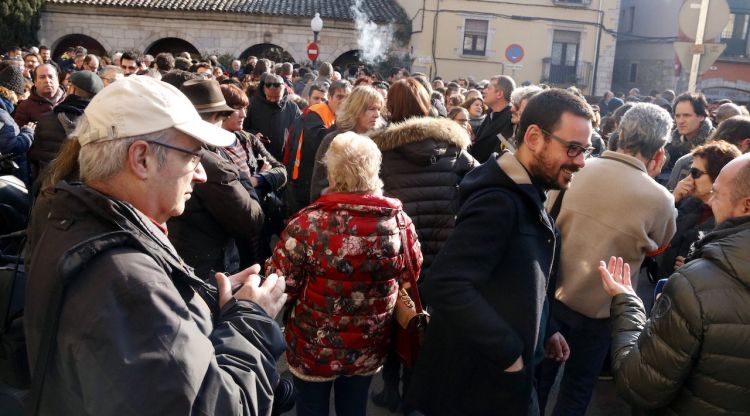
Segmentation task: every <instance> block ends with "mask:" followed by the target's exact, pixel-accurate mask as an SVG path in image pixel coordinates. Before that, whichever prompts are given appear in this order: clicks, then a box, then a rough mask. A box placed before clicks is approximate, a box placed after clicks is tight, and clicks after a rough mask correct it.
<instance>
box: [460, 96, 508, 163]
mask: <svg viewBox="0 0 750 416" xmlns="http://www.w3.org/2000/svg"><path fill="white" fill-rule="evenodd" d="M510 116H511V113H510V106H507V107H505V108H504V109H503V110H501V111H499V112H497V113H492V114H487V116H486V117H485V118H484V121H483V122H482V125H481V126H479V130H477V131H476V132H474V133H475V134H474V136H475V137H476V139H475V140H474V144H472V145H471V147H470V148H469V153H471V155H472V156H474V159H476V160H477V161H478V162H479V163H484V162H486V161H487V159H489V158H490V155H491V154H492V153H495V152H499V151H500V150H501V146H500V145H501V141H500V137H498V135H502V136H503V137H504V138H506V139H510V138H512V137H513V123H511V122H510Z"/></svg>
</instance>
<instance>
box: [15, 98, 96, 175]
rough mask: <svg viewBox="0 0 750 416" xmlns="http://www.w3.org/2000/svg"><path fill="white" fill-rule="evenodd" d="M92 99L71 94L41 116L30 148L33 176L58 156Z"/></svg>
mask: <svg viewBox="0 0 750 416" xmlns="http://www.w3.org/2000/svg"><path fill="white" fill-rule="evenodd" d="M90 101H91V100H90V99H88V98H83V97H79V96H77V95H69V96H67V97H66V98H65V99H64V100H63V101H62V102H61V103H60V104H58V105H57V106H56V107H55V108H54V109H52V111H50V112H49V113H45V114H43V115H42V116H41V117H39V121H38V122H37V125H36V129H35V130H34V136H35V137H34V143H33V144H32V145H31V149H29V162H30V164H31V172H32V176H33V177H37V176H38V174H39V173H40V172H41V171H42V170H44V168H45V167H47V165H48V164H49V163H50V162H51V161H52V159H54V158H55V157H57V154H58V153H59V152H60V147H62V145H63V143H65V140H67V138H68V135H69V134H70V133H72V132H73V130H74V129H75V128H76V126H77V125H78V119H79V118H80V117H81V116H82V115H83V111H84V110H85V109H86V106H88V105H89V102H90Z"/></svg>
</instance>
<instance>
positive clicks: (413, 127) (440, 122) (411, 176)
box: [371, 117, 478, 274]
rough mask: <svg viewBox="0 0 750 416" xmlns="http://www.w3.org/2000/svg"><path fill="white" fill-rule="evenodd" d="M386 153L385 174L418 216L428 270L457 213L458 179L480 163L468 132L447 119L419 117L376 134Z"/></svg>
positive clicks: (392, 190) (388, 186) (391, 190)
mask: <svg viewBox="0 0 750 416" xmlns="http://www.w3.org/2000/svg"><path fill="white" fill-rule="evenodd" d="M371 138H372V140H373V141H374V142H375V144H377V145H378V148H380V151H381V152H382V153H383V163H382V166H381V169H380V177H381V179H382V180H383V183H384V185H385V186H384V190H385V194H386V195H387V196H391V197H394V198H398V199H400V200H401V203H403V205H404V211H406V213H407V214H409V217H410V218H411V219H412V221H414V226H415V227H416V229H417V235H418V236H419V242H420V244H421V246H422V255H423V256H424V263H423V265H422V272H423V274H426V273H427V271H428V270H429V267H430V264H431V263H432V260H433V258H434V257H435V255H436V254H437V253H438V251H440V248H441V247H442V246H443V243H445V240H447V239H448V236H450V234H451V231H453V227H454V225H455V221H456V214H458V197H459V195H458V184H459V182H461V179H463V177H464V175H466V173H468V172H469V171H470V170H471V169H473V168H474V167H475V166H476V165H478V163H477V162H476V160H474V158H473V157H471V155H470V154H469V153H468V152H467V151H466V148H467V147H468V146H469V144H470V143H471V138H470V137H469V134H468V132H467V131H466V130H465V129H463V128H461V126H459V125H458V124H457V123H456V122H454V121H453V120H448V119H438V118H431V117H420V118H413V119H410V120H406V121H404V122H402V123H397V124H392V125H391V126H389V127H388V128H386V129H383V130H380V131H377V132H375V133H373V135H372V137H371Z"/></svg>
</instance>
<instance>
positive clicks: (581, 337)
mask: <svg viewBox="0 0 750 416" xmlns="http://www.w3.org/2000/svg"><path fill="white" fill-rule="evenodd" d="M620 128H621V132H620V142H619V149H618V150H617V151H616V152H612V151H607V152H604V153H603V154H602V156H601V157H599V158H597V159H594V160H591V161H589V162H588V163H587V164H586V167H585V168H584V169H582V170H581V171H580V172H579V173H577V174H576V178H575V180H574V181H573V182H572V184H571V186H570V188H569V189H568V190H567V192H565V193H564V194H563V196H562V198H563V200H562V204H561V205H560V210H559V215H558V217H557V224H558V226H559V228H560V232H561V235H562V249H561V252H560V273H559V276H558V278H557V288H556V290H555V300H553V301H552V303H551V313H552V316H553V318H554V319H556V321H557V323H558V324H559V325H560V332H561V333H562V334H563V335H564V336H565V339H566V340H567V341H568V343H569V345H570V351H571V355H570V358H569V359H568V361H567V362H566V364H565V373H564V375H563V379H562V383H561V386H560V393H559V395H558V399H557V404H556V405H555V411H554V413H553V414H555V415H563V414H564V415H583V414H585V413H586V408H587V406H588V404H589V401H590V399H591V393H592V391H593V387H594V383H595V381H596V379H597V376H598V374H599V371H600V369H601V367H602V364H603V362H604V359H605V358H606V356H607V351H608V349H609V345H610V332H609V326H610V319H609V307H610V301H611V298H610V297H609V296H608V295H607V294H606V293H605V292H604V289H603V288H602V284H601V278H600V277H599V272H598V270H597V268H598V266H599V260H601V259H603V258H609V256H611V255H613V254H614V255H615V256H618V257H622V258H623V259H625V261H626V262H627V263H629V264H630V267H631V269H632V270H638V269H639V267H640V265H641V263H642V262H643V259H644V258H645V257H646V256H647V255H655V254H656V253H658V252H659V251H660V250H662V249H663V248H666V246H667V245H668V244H669V242H670V240H671V239H672V235H673V234H674V232H675V218H676V215H677V211H676V210H675V207H674V199H673V197H672V195H671V194H670V193H669V192H668V191H667V190H666V188H664V187H662V186H661V185H659V184H658V183H657V182H656V181H655V180H654V179H653V178H654V177H656V176H657V175H658V174H659V173H660V172H661V169H662V167H663V165H664V162H665V145H666V144H667V143H668V141H669V137H670V136H669V132H670V130H671V129H672V119H671V118H670V116H669V114H668V113H667V112H666V111H665V110H663V109H661V108H659V107H658V106H656V105H653V104H645V103H644V104H636V105H635V106H634V107H633V108H632V109H631V110H629V111H628V112H627V113H625V116H624V117H623V119H622V122H621V124H620ZM555 200H556V196H554V195H553V196H551V197H550V198H549V200H548V207H553V206H554V204H555Z"/></svg>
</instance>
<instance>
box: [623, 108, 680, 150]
mask: <svg viewBox="0 0 750 416" xmlns="http://www.w3.org/2000/svg"><path fill="white" fill-rule="evenodd" d="M672 124H673V123H672V117H671V116H670V115H669V113H668V112H667V111H666V110H665V109H663V108H661V107H659V106H658V105H655V104H650V103H636V104H634V105H633V107H632V108H631V109H630V110H628V111H627V112H626V113H625V115H624V116H623V117H622V120H621V121H620V138H619V141H618V148H619V149H622V150H624V151H625V152H626V153H629V154H632V155H637V154H639V153H640V154H641V156H643V157H646V158H648V159H651V158H652V157H653V156H654V155H655V154H656V152H658V151H659V149H661V148H662V147H664V146H666V145H667V143H669V141H670V140H671V135H670V132H671V131H672Z"/></svg>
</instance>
